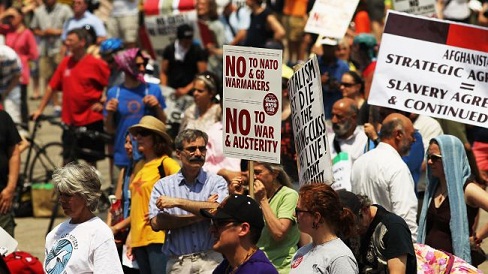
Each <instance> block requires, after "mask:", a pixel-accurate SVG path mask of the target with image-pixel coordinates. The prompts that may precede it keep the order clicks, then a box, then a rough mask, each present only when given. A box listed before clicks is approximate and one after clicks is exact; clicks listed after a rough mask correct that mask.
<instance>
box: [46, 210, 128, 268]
mask: <svg viewBox="0 0 488 274" xmlns="http://www.w3.org/2000/svg"><path fill="white" fill-rule="evenodd" d="M69 222H70V219H69V220H67V221H65V222H63V223H61V224H60V225H58V226H57V227H55V228H54V229H53V230H52V231H51V232H49V234H48V235H47V236H46V245H45V255H46V257H45V260H44V271H45V272H46V273H49V274H58V273H67V274H70V273H73V274H80V273H103V274H111V273H117V274H118V273H123V271H122V265H121V263H120V260H119V257H118V253H117V248H116V247H115V242H114V237H113V234H112V231H111V230H110V228H109V227H108V226H107V225H106V224H105V223H104V222H103V221H102V220H101V219H100V218H98V217H93V218H91V219H90V220H88V221H86V222H83V223H81V224H70V223H69Z"/></svg>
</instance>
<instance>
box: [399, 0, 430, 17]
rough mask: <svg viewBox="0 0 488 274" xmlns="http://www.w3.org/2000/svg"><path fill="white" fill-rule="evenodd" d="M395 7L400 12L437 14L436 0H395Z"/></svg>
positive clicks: (426, 14)
mask: <svg viewBox="0 0 488 274" xmlns="http://www.w3.org/2000/svg"><path fill="white" fill-rule="evenodd" d="M392 4H393V9H394V10H396V11H400V12H405V13H410V14H416V15H425V16H430V15H434V14H435V0H409V1H405V0H393V2H392Z"/></svg>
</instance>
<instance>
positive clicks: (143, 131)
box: [134, 129, 152, 137]
mask: <svg viewBox="0 0 488 274" xmlns="http://www.w3.org/2000/svg"><path fill="white" fill-rule="evenodd" d="M151 134H152V131H150V130H147V129H138V130H136V132H135V134H134V135H141V136H142V137H146V136H149V135H151Z"/></svg>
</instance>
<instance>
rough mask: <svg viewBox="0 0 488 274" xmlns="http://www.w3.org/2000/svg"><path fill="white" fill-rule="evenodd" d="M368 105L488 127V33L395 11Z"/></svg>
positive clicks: (385, 38) (387, 28) (477, 28)
mask: <svg viewBox="0 0 488 274" xmlns="http://www.w3.org/2000/svg"><path fill="white" fill-rule="evenodd" d="M368 103H369V104H372V105H378V106H384V107H389V108H394V109H399V110H403V111H407V112H413V113H418V114H424V115H428V116H433V117H438V118H444V119H450V120H453V121H458V122H461V123H466V124H471V125H476V126H481V127H488V29H486V28H481V27H477V26H472V25H465V24H457V23H453V22H448V21H439V20H435V19H428V18H425V17H420V16H414V15H408V14H404V13H398V12H393V11H390V12H389V13H388V17H387V21H386V25H385V30H384V33H383V36H382V40H381V49H380V52H379V55H378V63H377V65H376V71H375V74H374V78H373V84H372V87H371V94H370V95H369V98H368Z"/></svg>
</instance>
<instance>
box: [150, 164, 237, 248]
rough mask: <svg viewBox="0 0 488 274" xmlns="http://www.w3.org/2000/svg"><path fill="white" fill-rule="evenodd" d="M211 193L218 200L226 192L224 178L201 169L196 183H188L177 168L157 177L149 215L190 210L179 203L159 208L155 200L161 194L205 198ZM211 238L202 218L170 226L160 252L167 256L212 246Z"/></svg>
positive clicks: (184, 197) (185, 213) (151, 216)
mask: <svg viewBox="0 0 488 274" xmlns="http://www.w3.org/2000/svg"><path fill="white" fill-rule="evenodd" d="M213 194H218V199H217V201H218V202H219V203H220V202H222V200H223V199H224V198H225V197H227V196H228V195H229V191H228V189H227V182H226V181H225V179H224V178H222V177H221V176H219V175H217V174H214V173H210V172H206V171H204V170H203V169H201V170H200V173H199V174H198V176H197V178H196V180H195V183H194V184H188V183H187V182H186V180H185V178H184V177H183V174H182V173H181V171H179V172H178V173H176V174H174V175H171V176H167V177H165V178H162V179H160V180H159V181H158V182H157V183H156V184H155V185H154V188H153V190H152V193H151V200H150V202H149V219H151V218H153V217H155V216H157V215H158V214H159V213H161V212H165V213H168V214H172V215H188V214H191V213H190V212H188V211H185V210H183V209H181V208H178V207H174V208H168V209H163V210H160V209H158V208H157V206H156V200H157V199H158V198H159V197H160V196H162V195H163V196H169V197H174V198H183V199H187V200H192V201H203V202H205V201H207V200H208V198H209V197H210V196H211V195H213ZM213 242H214V239H213V236H212V234H211V233H210V220H204V221H201V222H198V223H194V224H191V225H188V226H185V227H181V228H177V229H171V230H169V231H168V233H167V234H166V241H165V243H164V245H163V253H164V254H165V255H167V256H181V255H184V254H190V253H195V252H201V251H205V250H209V249H211V248H212V245H213Z"/></svg>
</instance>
